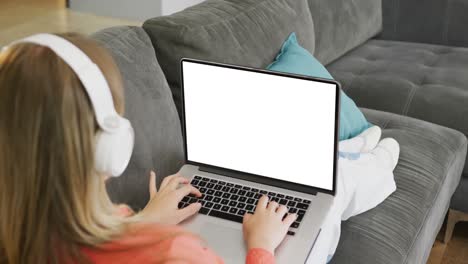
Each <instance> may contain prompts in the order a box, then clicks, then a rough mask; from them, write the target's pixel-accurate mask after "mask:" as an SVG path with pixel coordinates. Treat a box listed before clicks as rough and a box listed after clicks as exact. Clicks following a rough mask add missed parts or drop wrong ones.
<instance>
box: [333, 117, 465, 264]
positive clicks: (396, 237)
mask: <svg viewBox="0 0 468 264" xmlns="http://www.w3.org/2000/svg"><path fill="white" fill-rule="evenodd" d="M363 112H364V114H365V115H366V117H367V119H368V120H369V121H370V122H372V123H374V124H376V125H378V126H380V127H382V129H383V135H382V137H393V138H395V139H396V140H397V141H398V142H399V143H400V148H401V152H400V159H399V163H398V165H397V167H396V169H395V172H394V174H395V181H396V184H397V190H396V191H395V192H394V193H393V194H392V195H390V196H389V197H388V198H387V199H386V200H385V201H384V202H383V203H382V204H380V205H379V206H377V207H376V208H374V209H372V210H370V211H367V212H365V213H363V214H360V215H357V216H355V217H352V218H350V219H349V220H348V221H346V222H344V223H343V225H342V234H341V239H340V243H339V246H338V249H337V251H336V254H335V256H334V258H333V260H332V262H331V263H360V264H365V263H369V264H371V263H372V264H376V263H426V260H427V257H428V256H429V253H430V250H431V247H432V244H433V242H434V240H435V237H436V235H437V233H438V231H439V228H440V226H441V225H442V223H443V221H444V217H445V213H446V210H447V208H448V205H449V202H450V197H451V196H452V194H453V192H454V191H455V188H456V187H457V185H458V183H459V180H460V174H461V171H462V168H463V164H464V161H465V156H466V149H467V140H466V137H465V136H464V135H463V134H462V133H460V132H458V131H456V130H453V129H450V128H446V127H443V126H439V125H435V124H432V123H429V122H425V121H422V120H417V119H414V118H410V117H405V116H400V115H396V114H391V113H386V112H380V111H377V110H369V109H363Z"/></svg>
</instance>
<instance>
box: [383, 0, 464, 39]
mask: <svg viewBox="0 0 468 264" xmlns="http://www.w3.org/2000/svg"><path fill="white" fill-rule="evenodd" d="M382 9H383V11H382V12H383V31H382V34H381V36H380V37H381V38H382V39H388V40H401V41H411V42H422V43H433V44H443V45H449V46H463V47H468V34H466V32H467V31H466V25H467V24H468V16H466V14H467V13H468V1H466V0H449V1H447V0H425V1H424V2H421V1H419V0H382Z"/></svg>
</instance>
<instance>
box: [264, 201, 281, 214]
mask: <svg viewBox="0 0 468 264" xmlns="http://www.w3.org/2000/svg"><path fill="white" fill-rule="evenodd" d="M278 206H279V204H278V203H277V202H270V203H268V206H267V209H268V210H270V211H272V212H276V209H278Z"/></svg>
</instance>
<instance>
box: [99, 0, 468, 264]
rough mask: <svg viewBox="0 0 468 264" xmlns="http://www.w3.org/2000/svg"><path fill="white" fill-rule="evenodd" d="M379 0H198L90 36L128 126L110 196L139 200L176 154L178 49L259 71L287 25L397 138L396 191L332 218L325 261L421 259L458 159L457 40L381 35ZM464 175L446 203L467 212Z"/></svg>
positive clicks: (467, 51)
mask: <svg viewBox="0 0 468 264" xmlns="http://www.w3.org/2000/svg"><path fill="white" fill-rule="evenodd" d="M383 1H384V2H383V7H384V8H383V11H384V12H383V14H382V3H381V2H380V1H379V0H354V1H347V0H309V1H306V0H208V1H206V2H203V3H201V4H199V5H197V6H194V7H191V8H188V9H186V10H184V11H182V12H180V13H176V14H174V15H172V16H169V17H157V18H154V19H150V20H148V21H146V22H145V23H144V25H143V27H142V28H140V27H118V28H111V29H106V30H103V31H101V32H98V33H96V34H94V35H93V37H94V38H95V39H97V40H98V41H100V42H101V43H103V44H104V45H105V46H106V47H107V48H109V50H110V51H111V52H112V54H113V56H114V57H115V59H116V61H117V63H118V65H119V67H120V69H121V71H122V74H123V77H124V81H125V87H126V115H127V116H128V118H129V119H130V120H131V121H132V123H133V126H134V128H135V132H136V146H135V151H134V153H133V156H132V160H131V163H130V166H129V168H128V169H127V171H126V172H125V175H124V176H122V177H120V178H117V179H112V180H111V182H109V184H108V191H109V193H110V195H111V197H112V199H113V200H114V201H115V202H123V203H128V204H130V205H131V206H132V207H133V208H135V209H139V208H142V207H143V206H144V204H145V203H146V201H147V199H148V191H147V189H148V188H147V184H148V177H147V175H148V171H149V170H150V169H152V168H155V169H156V172H157V174H158V175H161V176H166V175H168V174H170V173H174V172H176V171H177V170H178V169H179V168H180V167H181V165H182V163H183V148H182V135H181V124H180V121H179V117H178V111H177V109H178V108H180V80H179V68H178V67H179V63H178V61H179V59H180V58H182V57H191V58H200V59H206V60H214V61H220V62H225V63H234V64H240V65H247V66H253V67H259V68H264V67H266V66H267V65H268V64H269V63H270V62H272V60H273V59H274V58H275V56H276V54H277V53H278V51H279V48H280V47H281V44H282V42H283V41H284V40H285V39H286V37H287V36H288V34H289V33H290V32H293V31H294V32H296V33H297V35H298V38H299V41H300V43H301V44H302V45H303V46H304V47H305V48H307V49H308V50H309V51H310V52H312V53H314V54H315V56H316V57H317V58H319V60H321V61H322V62H323V63H324V64H326V65H327V68H328V69H329V70H330V71H331V73H332V74H333V75H334V76H335V78H336V79H337V80H339V81H340V82H341V83H342V84H343V89H344V90H345V92H346V93H347V94H349V95H350V96H351V97H352V98H353V99H354V100H355V101H356V102H357V104H358V105H360V106H362V107H366V108H362V110H363V112H364V114H365V115H366V117H367V118H368V119H369V121H371V122H372V123H374V124H377V125H379V126H380V127H382V128H383V131H384V136H385V137H394V138H395V139H397V140H398V141H399V142H400V144H401V155H400V160H399V164H398V166H397V168H396V170H395V180H396V183H397V191H396V192H395V193H393V194H392V195H391V196H390V197H389V198H388V199H387V200H386V201H385V202H383V203H382V204H380V205H379V206H378V207H377V208H375V209H373V210H370V211H368V212H365V213H363V214H361V215H358V216H356V217H353V218H351V219H349V220H348V221H346V222H344V223H343V226H342V236H341V240H340V243H339V246H338V249H337V252H336V254H335V256H334V258H333V259H332V261H331V263H372V264H374V263H425V262H426V260H427V258H428V256H429V252H430V250H431V247H432V244H433V242H434V240H435V237H436V235H437V233H438V231H439V228H440V226H441V225H442V223H443V221H444V217H445V214H446V212H447V209H448V208H449V206H450V201H451V199H452V195H453V194H454V192H455V190H456V189H457V187H458V186H459V183H460V178H461V175H462V172H463V168H464V164H465V159H466V151H467V139H466V137H465V134H467V133H468V122H467V121H466V114H468V103H466V102H468V85H467V83H468V79H467V76H466V75H464V71H465V72H466V71H467V70H468V48H454V47H449V46H436V45H429V44H417V43H408V42H401V41H393V40H384V39H382V38H385V37H387V38H398V33H399V32H400V31H398V30H397V31H396V32H389V31H388V30H390V29H391V28H398V27H397V26H396V25H401V23H402V22H400V21H399V20H398V19H399V18H400V17H399V16H395V15H394V14H395V12H397V11H396V10H395V8H392V7H393V3H394V2H400V1H390V0H383ZM438 1H440V2H441V1H442V0H432V1H430V2H438ZM402 2H404V1H402ZM406 2H416V1H415V0H406ZM396 8H399V7H398V6H397V7H396ZM388 16H390V17H391V18H392V19H391V20H390V21H386V20H385V19H386V18H387V17H388ZM382 17H383V20H382ZM419 17H420V18H421V19H423V17H421V16H419ZM415 19H417V17H416V18H415ZM405 23H406V22H405ZM415 23H416V22H415ZM382 25H384V26H382ZM392 25H394V26H392ZM382 29H383V31H382ZM419 29H420V28H419V27H415V29H414V30H416V31H417V30H419ZM406 30H409V29H406ZM404 32H405V33H407V32H406V31H404ZM401 36H402V38H404V37H405V36H406V35H405V34H401ZM409 40H415V39H409ZM423 40H424V39H423ZM441 43H444V42H441ZM457 43H458V42H457ZM259 103H261V102H259ZM376 109H377V110H376ZM379 110H383V111H379ZM416 118H417V119H416ZM423 120H426V121H423ZM427 121H430V122H427ZM449 127H450V128H449ZM457 130H458V131H457ZM460 131H461V132H460ZM284 140H287V139H284ZM466 172H467V169H465V175H467V173H466ZM159 180H161V179H159ZM463 181H464V183H465V185H464V187H462V186H460V187H458V190H459V191H458V192H460V194H456V195H455V197H456V198H453V201H452V206H454V207H457V208H459V209H463V210H466V211H468V208H467V207H468V202H467V199H468V197H467V196H468V195H467V191H466V186H467V185H466V178H463ZM463 192H464V193H463ZM457 195H459V196H457Z"/></svg>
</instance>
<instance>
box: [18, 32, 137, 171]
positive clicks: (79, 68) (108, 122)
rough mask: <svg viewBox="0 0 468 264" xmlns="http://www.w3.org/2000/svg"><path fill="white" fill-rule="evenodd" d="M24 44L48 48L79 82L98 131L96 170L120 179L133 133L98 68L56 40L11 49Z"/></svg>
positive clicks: (49, 37) (44, 37)
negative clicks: (87, 99)
mask: <svg viewBox="0 0 468 264" xmlns="http://www.w3.org/2000/svg"><path fill="white" fill-rule="evenodd" d="M24 42H29V43H34V44H37V45H41V46H45V47H48V48H50V49H51V50H52V51H54V52H55V53H56V54H57V55H58V56H59V57H60V58H62V59H63V60H64V61H65V62H66V63H67V64H68V65H69V66H70V68H72V70H73V71H74V72H75V74H76V75H77V76H78V78H79V79H80V80H81V83H82V84H83V86H84V88H85V90H86V92H87V94H88V96H89V98H90V100H91V104H92V106H93V109H94V114H95V116H96V120H97V123H98V125H99V127H100V131H99V132H98V133H97V136H96V153H95V159H96V160H95V163H96V170H97V171H98V172H101V173H105V174H107V175H110V176H114V177H117V176H120V175H121V174H122V173H123V172H124V170H125V168H126V167H127V165H128V163H129V161H130V157H131V155H132V151H133V145H134V131H133V128H132V125H131V124H130V121H129V120H127V119H125V118H123V117H122V116H120V115H119V114H118V113H117V111H116V110H115V106H114V101H113V100H112V94H111V91H110V89H109V85H108V84H107V81H106V78H105V77H104V75H103V73H102V72H101V70H100V69H99V67H98V66H97V65H96V64H95V63H94V62H93V61H92V60H91V59H90V58H89V57H88V56H87V55H86V54H85V53H84V52H83V51H82V50H80V49H79V48H78V47H76V46H75V45H73V44H72V43H71V42H69V41H68V40H66V39H64V38H61V37H59V36H56V35H53V34H37V35H33V36H30V37H27V38H24V39H21V40H18V41H15V42H13V43H12V44H10V45H13V44H18V43H24Z"/></svg>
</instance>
